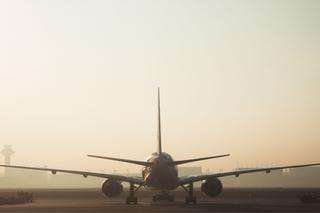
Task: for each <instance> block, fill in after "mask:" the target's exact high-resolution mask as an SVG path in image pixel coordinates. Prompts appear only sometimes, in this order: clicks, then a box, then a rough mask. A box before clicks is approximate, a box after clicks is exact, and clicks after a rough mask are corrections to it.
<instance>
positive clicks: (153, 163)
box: [0, 88, 320, 204]
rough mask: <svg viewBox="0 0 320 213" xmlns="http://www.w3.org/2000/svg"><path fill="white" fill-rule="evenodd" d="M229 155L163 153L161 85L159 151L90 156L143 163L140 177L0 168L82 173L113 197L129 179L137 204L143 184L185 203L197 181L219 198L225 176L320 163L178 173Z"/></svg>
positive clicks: (191, 198)
mask: <svg viewBox="0 0 320 213" xmlns="http://www.w3.org/2000/svg"><path fill="white" fill-rule="evenodd" d="M227 156H229V154H224V155H216V156H210V157H202V158H195V159H187V160H178V161H175V160H173V158H172V157H171V155H169V154H168V153H166V152H163V151H162V142H161V116H160V89H159V88H158V150H157V152H154V153H152V154H151V155H150V156H149V157H148V158H147V159H146V161H137V160H129V159H121V158H114V157H105V156H99V155H88V157H93V158H100V159H107V160H113V161H120V162H125V163H130V164H136V165H140V166H143V170H142V176H141V177H131V176H124V175H115V174H105V173H95V172H87V171H75V170H65V169H53V168H40V167H26V166H13V165H0V167H9V168H17V169H30V170H39V171H50V172H51V173H52V174H56V173H57V172H61V173H71V174H77V175H82V176H83V177H85V178H86V177H88V176H92V177H99V178H104V179H106V180H105V181H104V182H103V184H102V192H103V193H104V194H105V195H106V196H107V197H110V198H113V197H117V196H119V195H120V194H121V193H122V191H123V185H122V182H127V183H129V185H130V187H129V195H128V196H127V198H126V204H137V203H138V199H137V197H136V196H135V193H136V192H137V191H138V190H139V189H140V188H141V187H146V188H151V189H154V190H158V191H160V193H159V194H156V195H154V196H153V197H152V200H153V201H154V202H156V201H160V200H167V201H173V200H174V196H173V195H170V194H169V192H170V191H171V190H175V189H177V188H178V187H182V188H183V189H184V190H185V191H186V192H187V196H186V198H185V203H186V204H190V203H193V204H196V203H197V198H196V197H195V196H194V190H193V184H194V182H198V181H202V184H201V191H202V192H203V193H204V194H206V195H207V196H210V197H216V196H218V195H219V194H220V193H221V192H222V190H223V185H222V182H221V181H220V179H219V178H222V177H226V176H235V177H239V175H242V174H246V173H253V172H266V173H270V172H271V171H272V170H281V169H288V168H299V167H307V166H318V165H320V163H313V164H301V165H290V166H279V167H268V168H257V169H247V170H239V171H230V172H220V173H213V174H205V175H195V176H188V177H179V176H178V170H177V166H178V165H181V164H185V163H190V162H195V161H202V160H208V159H213V158H221V157H227Z"/></svg>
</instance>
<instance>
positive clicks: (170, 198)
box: [152, 191, 174, 202]
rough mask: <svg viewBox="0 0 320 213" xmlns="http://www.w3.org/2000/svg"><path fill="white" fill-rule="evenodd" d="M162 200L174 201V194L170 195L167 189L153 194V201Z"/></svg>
mask: <svg viewBox="0 0 320 213" xmlns="http://www.w3.org/2000/svg"><path fill="white" fill-rule="evenodd" d="M161 200H166V201H169V202H173V201H174V196H173V195H170V194H169V193H168V192H167V191H161V193H160V194H156V195H154V196H152V201H153V202H157V201H161Z"/></svg>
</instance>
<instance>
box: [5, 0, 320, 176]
mask: <svg viewBox="0 0 320 213" xmlns="http://www.w3.org/2000/svg"><path fill="white" fill-rule="evenodd" d="M319 11H320V1H312V0H308V1H304V0H301V1H295V0H275V1H272V0H265V1H256V0H252V1H244V0H243V1H240V0H234V1H228V0H227V1H222V0H221V1H204V0H202V1H199V0H193V1H187V0H184V1H175V0H168V1H166V0H161V1H160V0H159V1H151V0H145V1H142V0H141V1H131V0H127V1H125V0H117V1H116V0H115V1H89V0H88V1H84V0H82V1H80V0H74V1H65V0H64V1H58V0H55V1H53V0H52V1H45V0H38V1H35V0H28V1H22V0H21V1H15V0H1V1H0V47H1V48H0V148H1V147H2V146H3V145H5V144H11V145H12V146H13V148H14V150H15V151H16V153H15V154H14V156H13V159H12V163H13V164H18V165H29V166H43V165H47V166H49V167H56V168H65V169H83V170H87V169H89V170H92V171H100V170H104V171H107V172H112V171H113V170H117V171H126V170H127V169H128V170H129V171H131V172H132V171H136V170H138V169H139V168H140V167H139V166H132V165H128V164H124V163H117V162H112V161H106V160H99V159H90V158H87V157H86V154H97V155H106V156H114V157H123V158H132V159H137V160H144V159H145V157H146V156H147V155H148V154H150V153H151V152H153V151H156V136H157V129H156V127H157V126H156V121H157V120H156V119H157V117H156V109H157V108H156V100H157V99H156V88H157V87H158V86H160V87H161V93H162V97H161V101H162V127H163V129H162V133H163V135H162V138H163V149H164V150H165V151H166V152H168V153H170V154H172V155H173V157H174V158H175V159H186V158H194V157H202V156H208V155H209V156H210V155H216V154H225V153H230V154H231V155H232V156H231V157H229V158H225V159H217V160H209V161H203V162H197V163H193V164H189V165H190V166H192V165H202V166H203V167H204V169H207V168H209V169H210V170H211V171H215V170H219V169H231V168H234V167H236V166H256V165H259V166H261V165H263V166H270V165H271V164H275V163H277V164H278V165H285V164H295V163H314V162H320V157H319V150H320V39H319V38H320V13H319ZM0 162H3V158H2V157H0Z"/></svg>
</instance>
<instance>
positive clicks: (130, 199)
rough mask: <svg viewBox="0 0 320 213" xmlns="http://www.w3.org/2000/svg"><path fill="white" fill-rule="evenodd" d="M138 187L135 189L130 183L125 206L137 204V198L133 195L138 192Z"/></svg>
mask: <svg viewBox="0 0 320 213" xmlns="http://www.w3.org/2000/svg"><path fill="white" fill-rule="evenodd" d="M140 187H141V185H140V186H138V187H135V186H134V184H133V183H130V189H129V196H128V197H127V199H126V204H128V205H129V204H131V203H133V204H135V205H136V204H138V198H137V197H135V196H134V193H135V192H136V191H138V189H139V188H140Z"/></svg>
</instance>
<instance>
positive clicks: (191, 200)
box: [182, 183, 197, 205]
mask: <svg viewBox="0 0 320 213" xmlns="http://www.w3.org/2000/svg"><path fill="white" fill-rule="evenodd" d="M182 188H183V189H184V190H186V192H187V193H188V197H186V204H187V205H188V204H189V203H193V204H197V197H195V196H193V183H190V184H189V186H188V187H185V186H182Z"/></svg>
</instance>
